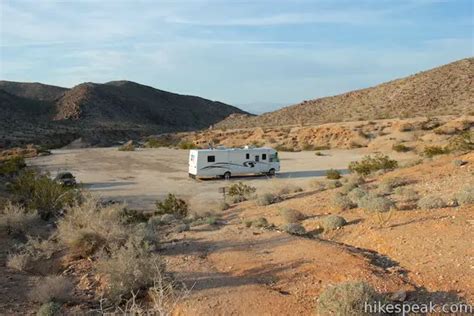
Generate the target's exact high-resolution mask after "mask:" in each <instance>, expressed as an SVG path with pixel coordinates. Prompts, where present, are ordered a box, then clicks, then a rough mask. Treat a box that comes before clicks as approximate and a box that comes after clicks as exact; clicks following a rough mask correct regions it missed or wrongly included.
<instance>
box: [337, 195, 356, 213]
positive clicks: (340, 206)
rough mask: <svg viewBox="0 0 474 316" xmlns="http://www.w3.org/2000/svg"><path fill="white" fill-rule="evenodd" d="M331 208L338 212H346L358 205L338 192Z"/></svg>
mask: <svg viewBox="0 0 474 316" xmlns="http://www.w3.org/2000/svg"><path fill="white" fill-rule="evenodd" d="M331 206H332V207H333V208H335V209H337V210H341V211H344V210H348V209H351V208H354V207H355V206H356V205H355V204H354V203H353V202H352V201H351V199H350V198H349V197H347V196H346V195H344V194H341V193H339V192H338V193H336V194H335V195H334V197H333V198H332V200H331Z"/></svg>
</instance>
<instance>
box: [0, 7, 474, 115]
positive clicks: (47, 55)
mask: <svg viewBox="0 0 474 316" xmlns="http://www.w3.org/2000/svg"><path fill="white" fill-rule="evenodd" d="M473 2H474V1H471V0H447V1H442V0H398V1H397V0H392V1H388V0H363V1H356V0H353V1H349V0H341V1H330V0H286V1H283V0H253V1H247V0H186V1H185V0H172V1H160V0H155V1H132V0H129V1H126V0H118V1H112V0H103V1H86V0H79V1H72V0H70V1H47V0H43V1H38V0H35V1H32V0H31V1H20V0H14V1H13V0H0V10H1V12H0V14H1V15H0V28H1V29H0V49H1V51H0V53H1V63H0V77H1V79H4V80H14V81H39V82H43V83H49V84H55V85H60V86H65V87H72V86H74V85H76V84H79V83H81V82H84V81H92V82H107V81H111V80H121V79H126V80H132V81H136V82H139V83H143V84H147V85H151V86H153V87H156V88H159V89H162V90H168V91H173V92H178V93H183V94H193V95H199V96H202V97H205V98H210V99H214V100H220V101H223V102H227V103H230V104H234V105H238V106H241V107H242V108H244V109H246V110H248V111H251V112H257V113H259V112H263V111H269V110H273V109H275V108H277V107H280V106H283V105H289V104H293V103H297V102H300V101H302V100H305V99H312V98H316V97H321V96H327V95H333V94H337V93H341V92H345V91H348V90H353V89H357V88H364V87H368V86H371V85H375V84H377V83H381V82H383V81H387V80H391V79H394V78H398V77H402V76H406V75H410V74H412V73H416V72H419V71H421V70H426V69H429V68H432V67H435V66H438V65H442V64H445V63H448V62H451V61H455V60H458V59H461V58H466V57H470V56H472V55H474V42H473V41H474V39H473V38H474V36H473V27H474V26H473Z"/></svg>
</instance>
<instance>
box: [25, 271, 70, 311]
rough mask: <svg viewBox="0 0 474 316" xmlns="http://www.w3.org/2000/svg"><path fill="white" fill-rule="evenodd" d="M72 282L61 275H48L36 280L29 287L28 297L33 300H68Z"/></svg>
mask: <svg viewBox="0 0 474 316" xmlns="http://www.w3.org/2000/svg"><path fill="white" fill-rule="evenodd" d="M73 288H74V286H73V284H72V282H71V281H70V280H69V279H68V278H66V277H63V276H56V275H55V276H48V277H44V278H40V279H38V280H37V283H36V285H35V286H34V287H33V288H32V289H31V291H30V293H29V298H30V299H31V300H32V301H33V302H37V303H42V304H44V303H48V302H61V303H63V302H68V301H70V300H71V299H72V290H73Z"/></svg>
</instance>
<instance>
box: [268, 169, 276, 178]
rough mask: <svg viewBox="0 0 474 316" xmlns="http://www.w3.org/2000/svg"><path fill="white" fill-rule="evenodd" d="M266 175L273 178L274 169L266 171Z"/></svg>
mask: <svg viewBox="0 0 474 316" xmlns="http://www.w3.org/2000/svg"><path fill="white" fill-rule="evenodd" d="M267 175H269V176H270V177H274V176H275V169H273V168H272V169H270V170H268V173H267Z"/></svg>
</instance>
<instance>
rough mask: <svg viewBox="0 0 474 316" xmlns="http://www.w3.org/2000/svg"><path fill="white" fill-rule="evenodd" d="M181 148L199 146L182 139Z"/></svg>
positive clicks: (179, 146)
mask: <svg viewBox="0 0 474 316" xmlns="http://www.w3.org/2000/svg"><path fill="white" fill-rule="evenodd" d="M178 148H179V149H197V148H198V147H197V146H196V145H195V144H194V143H193V142H187V141H184V140H182V141H180V142H179V144H178Z"/></svg>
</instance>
